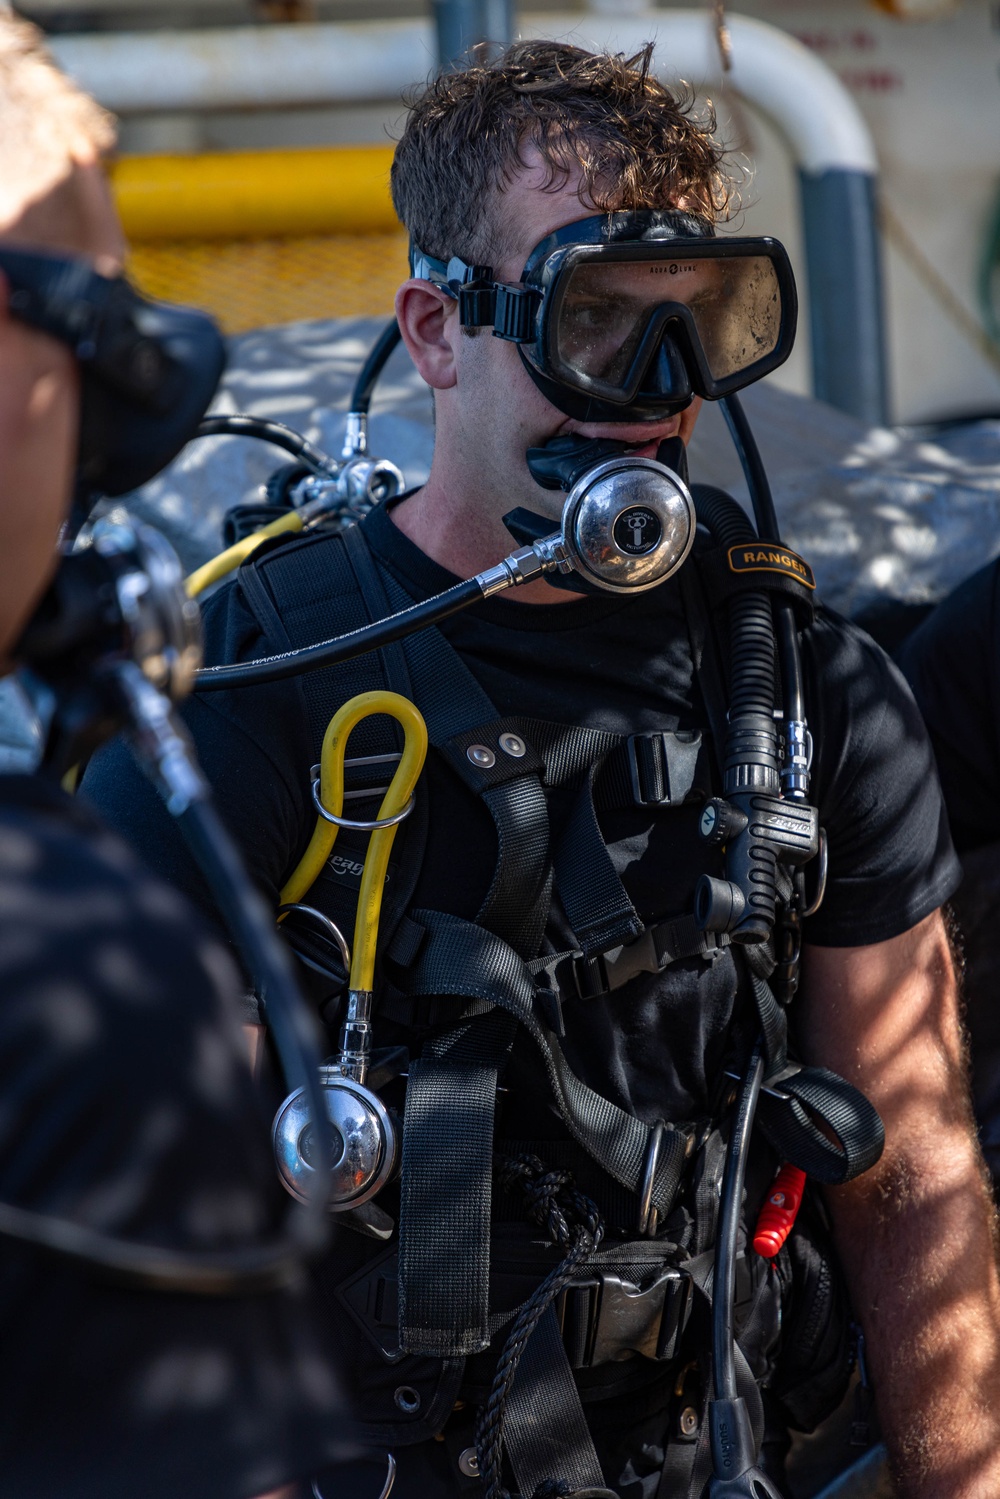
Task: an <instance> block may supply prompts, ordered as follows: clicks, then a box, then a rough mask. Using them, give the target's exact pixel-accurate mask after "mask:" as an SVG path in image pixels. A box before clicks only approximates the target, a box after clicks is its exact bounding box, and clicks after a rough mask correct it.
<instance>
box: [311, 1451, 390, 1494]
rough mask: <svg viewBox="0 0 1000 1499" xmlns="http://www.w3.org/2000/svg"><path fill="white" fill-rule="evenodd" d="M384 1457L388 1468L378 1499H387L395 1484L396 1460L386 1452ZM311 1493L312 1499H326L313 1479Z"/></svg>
mask: <svg viewBox="0 0 1000 1499" xmlns="http://www.w3.org/2000/svg"><path fill="white" fill-rule="evenodd" d="M386 1457H387V1458H388V1459H389V1467H388V1470H387V1472H386V1475H385V1483H384V1484H383V1485H382V1492H381V1494H379V1496H378V1499H389V1495H390V1494H391V1493H392V1486H393V1484H394V1483H395V1482H396V1459H395V1458H394V1457H393V1455H392V1453H391V1452H387V1453H386ZM312 1492H313V1499H326V1496H325V1495H324V1494H323V1491H322V1490H321V1488H320V1486H319V1484H318V1483H317V1482H316V1480H315V1478H314V1479H313V1481H312Z"/></svg>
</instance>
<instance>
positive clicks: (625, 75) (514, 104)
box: [392, 41, 733, 264]
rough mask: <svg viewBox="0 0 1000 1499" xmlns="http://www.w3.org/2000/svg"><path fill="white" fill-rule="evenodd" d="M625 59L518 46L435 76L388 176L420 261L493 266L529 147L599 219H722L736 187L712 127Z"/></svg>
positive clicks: (642, 58) (559, 47) (643, 64)
mask: <svg viewBox="0 0 1000 1499" xmlns="http://www.w3.org/2000/svg"><path fill="white" fill-rule="evenodd" d="M652 55H653V44H652V43H651V42H650V43H648V44H647V45H646V46H645V47H644V48H643V49H642V51H641V52H637V53H636V54H635V55H634V56H633V57H625V56H623V55H622V54H621V53H619V54H617V55H615V56H612V55H610V54H608V53H603V52H598V53H592V52H585V51H584V50H583V49H582V48H580V47H572V46H569V45H567V44H566V43H562V42H550V41H521V42H515V44H514V45H513V46H512V47H508V48H507V50H506V51H505V52H503V53H501V55H500V56H498V57H496V58H495V59H494V60H492V61H486V62H483V63H476V64H475V65H474V66H472V67H468V68H465V69H463V70H462V71H460V72H446V73H442V74H441V75H440V76H439V77H438V78H436V79H435V80H434V82H433V83H431V84H430V86H429V87H428V88H427V89H426V91H425V92H424V93H423V94H421V95H420V96H419V97H418V98H416V99H415V100H414V101H413V102H412V105H411V109H410V114H409V116H408V117H407V121H406V126H405V128H404V130H403V134H402V136H401V138H400V140H399V143H398V145H397V147H396V155H395V160H394V161H393V165H392V200H393V203H394V204H395V208H396V212H397V214H398V215H399V217H400V219H401V220H402V222H403V224H405V226H406V228H407V229H408V230H409V232H410V236H411V238H412V239H413V240H414V242H415V243H416V244H418V245H419V246H420V248H421V249H422V250H425V251H426V252H427V253H428V254H430V255H434V256H437V257H439V258H446V257H448V256H451V255H461V256H462V257H463V258H464V259H465V260H468V261H472V262H475V263H477V264H496V263H497V262H498V261H499V260H501V259H502V258H503V257H504V255H505V253H506V252H507V251H508V249H510V248H512V247H510V246H508V245H507V244H505V243H504V242H503V239H502V236H501V232H500V227H499V225H498V224H497V223H496V222H495V221H496V218H497V215H496V214H495V213H494V211H493V210H494V209H495V206H496V203H497V200H498V198H499V197H500V195H501V194H502V193H503V191H504V189H505V188H506V187H507V186H508V184H509V183H510V182H511V180H512V178H513V177H514V175H515V173H516V172H517V171H518V170H519V168H520V167H522V166H523V165H524V164H525V163H524V149H525V147H526V146H533V147H534V148H535V149H536V150H537V151H538V152H539V154H540V155H541V157H542V160H543V161H544V163H545V164H546V166H547V168H548V181H547V184H546V186H547V187H548V188H549V189H550V190H551V189H556V188H558V187H559V186H561V185H562V184H563V183H564V182H566V181H567V179H568V178H569V177H570V176H571V175H573V174H574V173H575V172H577V171H579V172H580V196H581V200H582V201H584V202H586V203H587V204H592V205H593V207H594V208H595V209H596V210H597V211H598V212H612V211H615V210H619V209H627V208H668V207H671V206H673V205H674V204H678V203H682V204H683V206H684V207H685V208H687V209H688V210H689V211H691V212H694V213H698V214H700V215H702V216H703V217H705V218H709V219H712V220H714V219H717V218H718V217H720V216H721V215H723V214H724V213H725V212H726V210H727V209H728V207H729V205H730V203H731V200H732V197H733V187H732V181H731V179H730V177H729V175H728V174H727V173H726V172H725V170H724V169H723V166H722V161H723V155H724V150H723V147H722V146H720V145H719V143H718V142H717V141H716V140H715V139H714V138H713V132H714V130H715V116H714V113H713V112H712V110H711V108H710V107H709V108H708V109H707V110H706V111H705V114H704V115H703V116H702V117H699V116H698V115H696V114H695V113H694V110H693V96H689V95H687V96H678V95H677V94H675V93H673V92H671V90H670V89H668V88H667V87H666V86H665V85H664V84H662V83H661V82H660V81H659V79H657V78H656V77H655V76H654V75H653V73H652V70H651V63H652Z"/></svg>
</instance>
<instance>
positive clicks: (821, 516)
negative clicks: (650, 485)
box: [0, 318, 1000, 769]
mask: <svg viewBox="0 0 1000 1499" xmlns="http://www.w3.org/2000/svg"><path fill="white" fill-rule="evenodd" d="M381 327H382V323H381V321H380V320H377V319H372V318H358V319H339V320H330V321H320V322H306V323H293V324H289V325H287V326H285V327H280V328H270V329H263V330H261V331H259V332H256V333H247V334H244V335H242V336H241V337H239V338H234V339H233V340H232V342H231V359H230V367H229V371H228V373H227V375H226V378H225V383H224V386H223V389H222V390H221V391H220V393H219V396H218V397H217V399H216V402H215V409H216V410H219V411H225V410H228V411H249V412H253V413H254V414H256V415H258V416H268V417H274V418H276V419H278V420H280V421H284V422H287V423H288V424H289V425H290V426H292V427H295V428H296V429H297V430H299V431H303V432H305V434H306V435H307V436H308V437H309V438H310V439H311V440H312V441H313V442H315V443H317V444H318V445H319V446H320V447H321V448H324V449H325V450H326V451H328V452H331V453H334V454H336V453H338V452H339V450H340V446H341V441H342V436H343V427H344V414H345V412H346V410H347V405H348V399H349V395H350V391H351V386H352V384H353V382H354V379H355V377H356V375H357V373H358V370H359V368H360V366H361V363H362V360H363V359H364V356H365V353H366V352H367V350H368V348H369V347H370V345H371V344H372V342H373V341H374V339H375V337H376V335H377V333H378V331H379V330H380V329H381ZM743 400H744V404H745V406H746V410H747V414H748V416H749V418H750V421H751V423H752V425H753V429H754V431H755V433H756V436H757V440H758V443H759V444H760V448H761V451H762V454H763V458H764V462H765V464H766V467H767V471H768V474H769V475H770V479H771V485H772V488H773V490H774V497H775V502H776V505H777V510H778V516H779V520H780V522H781V526H782V532H783V536H784V539H785V540H786V541H787V542H788V544H789V545H790V546H792V547H795V548H796V550H798V551H799V552H801V553H802V554H803V555H804V556H805V557H807V558H808V560H809V561H810V562H811V563H812V565H813V567H814V569H815V571H816V575H817V579H818V581H819V587H820V591H821V593H822V595H823V597H824V599H825V600H826V601H827V602H828V603H830V604H832V605H833V606H834V607H836V608H838V609H840V610H842V611H843V612H845V613H848V614H854V613H856V612H857V611H858V610H859V609H862V608H864V607H865V606H867V605H870V604H872V603H874V602H876V601H877V600H879V599H897V600H902V601H905V602H910V603H924V602H928V601H930V600H933V599H935V598H939V597H940V596H941V595H942V594H944V593H946V592H947V591H948V590H949V589H951V588H952V587H954V586H955V584H957V583H958V582H960V581H961V579H962V578H964V577H966V576H968V574H969V573H971V572H973V571H975V569H976V568H978V567H980V566H982V564H983V563H984V562H986V561H987V560H988V559H989V558H990V557H992V556H994V555H995V554H996V553H997V552H1000V421H985V422H978V423H976V424H975V425H974V426H967V427H955V428H952V429H950V430H948V431H946V432H944V433H939V434H937V435H935V437H934V438H933V440H930V439H927V438H922V437H920V436H918V435H915V434H907V433H905V432H893V431H887V430H885V429H881V428H877V429H870V428H866V427H864V426H863V425H862V424H861V423H860V422H858V421H856V420H855V419H854V418H852V417H849V416H845V415H844V413H843V412H840V411H835V410H833V409H832V408H831V407H829V406H824V405H822V404H820V403H819V402H816V401H809V400H806V399H804V398H803V397H801V396H793V395H788V394H786V393H785V392H783V391H780V390H777V389H775V388H773V387H768V386H761V387H758V388H756V389H751V390H748V391H747V392H746V393H745V394H744V397H743ZM433 441H434V438H433V427H432V412H431V399H430V394H429V392H428V391H427V390H426V388H425V387H424V386H423V385H422V383H421V381H420V380H419V377H418V376H417V374H416V371H415V370H414V369H413V367H412V365H411V364H410V362H409V360H408V358H407V356H406V354H405V352H404V351H402V350H399V351H397V353H396V354H395V355H394V356H393V358H392V360H391V361H390V363H389V365H388V367H387V370H386V372H385V374H384V375H383V377H382V380H381V382H380V383H379V386H378V389H377V391H376V397H375V404H374V411H373V416H372V421H371V431H370V444H371V449H372V451H373V452H374V453H375V454H376V455H378V456H379V457H387V458H392V459H393V460H394V461H395V462H396V463H398V464H399V466H400V467H401V468H402V469H403V472H404V474H405V476H406V479H407V483H408V484H419V483H420V482H421V481H422V480H423V479H424V478H425V477H426V474H427V470H428V467H429V465H430V460H431V453H432V450H433ZM283 461H284V460H283V458H282V455H281V454H280V453H279V452H278V451H277V450H276V449H274V448H271V447H270V446H268V445H266V444H263V443H259V442H254V441H249V440H246V439H241V438H208V439H205V440H204V441H200V442H195V443H192V444H190V445H189V446H188V448H187V449H186V450H185V451H184V452H183V453H182V454H181V456H180V457H179V458H178V459H177V461H176V462H175V463H174V464H173V466H172V467H171V468H170V469H168V470H167V471H166V473H164V474H163V475H161V476H160V478H158V479H155V480H154V481H153V483H151V484H148V485H147V486H146V487H145V488H144V489H142V490H140V491H138V492H137V493H136V494H135V495H134V496H132V497H130V498H129V499H128V500H127V501H126V502H125V507H126V508H127V509H128V510H129V511H130V512H131V513H132V514H133V515H135V516H137V517H139V518H141V519H143V520H145V521H148V522H150V523H151V524H153V525H155V526H158V527H159V528H160V530H162V531H163V532H164V533H165V535H166V536H167V537H168V538H169V539H170V541H172V542H173V544H174V546H175V547H176V548H177V550H178V552H179V553H180V556H181V559H182V561H183V563H184V566H185V568H186V569H190V568H193V567H195V566H197V565H198V564H199V563H200V562H203V561H205V560H206V559H207V558H208V557H210V556H211V555H212V554H213V553H214V552H215V551H217V550H218V548H219V535H220V526H221V522H222V516H223V514H224V512H225V511H226V509H227V508H228V507H229V506H230V505H234V504H237V503H239V502H240V501H246V500H250V499H253V498H254V497H255V496H256V495H257V494H258V492H259V488H260V485H261V484H262V482H263V481H264V479H266V477H267V475H268V474H269V473H270V472H271V471H272V470H273V469H274V468H276V467H277V466H278V464H279V463H281V462H283ZM690 466H691V476H692V478H693V479H695V480H701V481H704V482H708V483H714V484H718V485H721V486H722V487H723V488H724V489H728V490H729V491H730V492H731V493H733V494H735V495H736V496H737V497H738V498H740V499H742V500H744V502H746V489H745V486H744V484H743V479H742V475H741V472H740V468H739V464H738V462H737V459H736V456H735V453H734V451H733V448H732V444H731V442H730V440H729V437H728V434H727V433H726V430H725V424H724V422H723V420H722V417H721V414H720V413H719V412H718V410H716V409H714V408H712V407H711V406H706V408H705V411H704V412H703V414H702V417H701V420H700V422H699V425H698V429H697V432H696V434H695V439H694V442H693V444H692V448H691V454H690ZM33 754H34V734H33V730H32V727H31V725H30V723H29V721H28V720H27V719H26V717H25V715H24V712H23V708H22V707H21V704H20V701H19V699H18V696H17V694H16V693H15V692H14V690H13V689H12V688H11V686H10V685H9V684H3V683H0V769H2V768H13V767H14V766H21V765H23V764H25V763H30V761H31V759H32V757H33Z"/></svg>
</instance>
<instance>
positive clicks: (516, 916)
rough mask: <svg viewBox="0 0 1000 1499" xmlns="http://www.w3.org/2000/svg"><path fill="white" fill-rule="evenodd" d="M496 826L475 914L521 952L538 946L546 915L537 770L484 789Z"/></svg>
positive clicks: (545, 818)
mask: <svg viewBox="0 0 1000 1499" xmlns="http://www.w3.org/2000/svg"><path fill="white" fill-rule="evenodd" d="M482 799H483V801H484V802H485V804H486V806H487V807H488V808H489V811H490V815H491V817H492V818H493V822H494V825H495V827H496V832H497V867H496V873H495V874H494V876H493V884H492V885H491V886H490V889H489V892H488V893H487V896H486V899H485V900H484V901H483V904H482V906H481V907H480V909H479V912H478V914H477V916H476V920H477V922H479V923H480V925H482V926H485V927H487V928H488V929H489V930H490V931H491V932H496V934H497V936H499V937H503V938H504V939H505V941H507V942H509V943H510V945H511V946H512V947H514V948H516V949H517V951H518V952H519V953H520V954H521V956H522V957H524V958H532V957H534V956H535V954H536V953H537V952H538V949H539V946H540V945H541V941H542V936H543V934H544V932H545V926H546V922H547V921H548V916H549V905H550V903H551V898H552V883H551V880H552V876H551V870H550V865H549V813H548V805H547V803H546V800H545V792H544V791H543V790H542V785H541V782H540V781H539V779H538V778H537V776H523V777H521V779H520V780H516V781H507V782H506V783H505V784H504V785H502V786H494V787H493V788H492V789H491V790H490V791H486V792H484V793H483V798H482Z"/></svg>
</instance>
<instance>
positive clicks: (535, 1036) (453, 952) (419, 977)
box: [403, 911, 687, 1217]
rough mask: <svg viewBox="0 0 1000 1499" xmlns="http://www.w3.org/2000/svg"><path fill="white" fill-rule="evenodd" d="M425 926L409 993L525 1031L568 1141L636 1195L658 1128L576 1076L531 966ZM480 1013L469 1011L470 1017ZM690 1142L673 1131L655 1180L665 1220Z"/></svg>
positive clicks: (458, 924) (485, 938)
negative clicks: (459, 1004) (456, 1000)
mask: <svg viewBox="0 0 1000 1499" xmlns="http://www.w3.org/2000/svg"><path fill="white" fill-rule="evenodd" d="M413 918H414V920H415V921H418V922H420V924H421V925H423V926H425V927H427V929H428V931H429V932H430V934H431V938H432V940H431V941H429V942H427V943H426V944H425V946H424V948H423V950H422V952H421V954H420V955H419V956H418V958H417V960H416V962H415V963H414V964H413V966H412V967H411V968H410V969H409V971H408V972H407V974H406V975H405V977H404V979H403V984H405V988H406V992H407V993H408V994H410V995H412V996H414V997H417V996H419V995H447V994H455V995H462V996H464V997H466V998H468V999H470V1000H474V1001H478V1002H479V1011H478V1013H484V1007H485V1006H487V1005H496V1006H500V1007H501V1008H503V1009H504V1010H507V1011H508V1012H509V1013H510V1014H512V1015H513V1016H514V1017H515V1018H516V1019H517V1020H518V1021H519V1022H520V1023H521V1024H522V1025H523V1026H524V1027H525V1029H526V1030H527V1031H528V1033H529V1035H530V1036H531V1038H532V1040H533V1041H534V1042H535V1044H536V1046H537V1047H538V1048H539V1051H540V1052H541V1055H542V1060H543V1062H544V1064H545V1069H546V1072H547V1074H548V1079H549V1084H550V1086H551V1088H552V1092H553V1097H554V1099H555V1103H556V1108H557V1109H558V1111H559V1115H560V1117H561V1118H562V1120H563V1123H564V1124H565V1125H566V1127H567V1129H568V1130H569V1132H570V1134H571V1135H572V1136H573V1138H574V1139H575V1140H576V1141H577V1143H578V1144H579V1145H581V1146H582V1147H583V1149H584V1150H585V1151H587V1153H588V1155H590V1156H591V1157H592V1158H593V1159H594V1160H595V1161H596V1162H597V1163H598V1165H599V1166H602V1167H603V1168H604V1170H605V1171H607V1172H608V1174H609V1175H610V1176H612V1177H613V1178H614V1179H615V1181H617V1182H619V1183H620V1184H621V1185H622V1186H623V1187H626V1188H627V1189H628V1190H629V1191H630V1192H638V1191H639V1189H640V1187H641V1184H642V1180H643V1173H644V1170H645V1167H646V1163H647V1151H648V1149H649V1145H650V1141H651V1137H652V1135H653V1129H652V1127H651V1126H649V1125H647V1124H643V1122H642V1121H641V1120H640V1119H636V1118H634V1117H633V1115H631V1114H627V1113H625V1111H624V1110H623V1109H620V1108H618V1107H617V1105H616V1104H613V1103H611V1102H610V1101H609V1100H608V1099H606V1098H602V1097H601V1095H600V1094H599V1093H596V1092H595V1091H594V1090H593V1088H590V1087H588V1086H587V1085H586V1083H584V1082H582V1081H581V1080H580V1079H579V1078H578V1077H577V1076H576V1074H575V1073H574V1072H573V1071H572V1069H571V1068H570V1066H569V1063H568V1062H567V1061H566V1058H565V1057H564V1055H563V1052H562V1049H561V1047H560V1045H559V1041H558V1039H557V1037H556V1036H555V1035H554V1033H553V1032H552V1031H550V1030H549V1029H548V1028H547V1027H545V1026H544V1025H542V1023H541V1021H540V1020H539V1019H538V1016H537V1014H536V1012H535V1009H534V1005H533V1000H534V983H533V980H532V977H531V975H530V974H529V972H528V970H527V967H526V965H525V964H524V962H523V961H522V959H521V958H520V957H519V956H518V954H517V953H516V952H515V951H514V949H513V948H512V947H510V946H509V944H507V943H505V942H503V941H502V940H501V939H500V938H498V937H497V936H495V935H494V933H492V932H488V931H486V930H485V929H484V928H483V927H480V926H475V925H473V924H472V923H471V922H468V921H462V920H461V919H460V918H459V917H457V916H449V915H446V914H444V913H443V912H440V911H414V912H413ZM470 1013H473V1014H474V1013H476V1011H475V1010H473V1011H471V1012H470V1011H468V1010H467V1011H466V1014H467V1015H468V1014H470ZM686 1154H687V1136H686V1135H685V1134H683V1133H682V1132H681V1131H680V1130H677V1129H674V1128H673V1127H671V1126H668V1128H667V1129H666V1131H665V1133H664V1135H663V1138H662V1145H661V1149H660V1153H659V1160H658V1164H657V1168H656V1172H655V1175H654V1179H653V1203H654V1204H655V1206H656V1208H657V1209H658V1211H659V1213H660V1216H661V1217H665V1216H666V1215H667V1213H669V1211H670V1209H671V1207H672V1206H673V1201H674V1197H675V1196H676V1193H677V1187H678V1184H679V1182H680V1176H681V1171H682V1169H683V1165H684V1160H685V1156H686Z"/></svg>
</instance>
